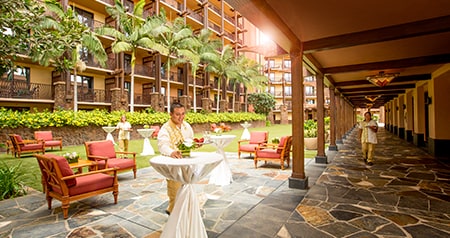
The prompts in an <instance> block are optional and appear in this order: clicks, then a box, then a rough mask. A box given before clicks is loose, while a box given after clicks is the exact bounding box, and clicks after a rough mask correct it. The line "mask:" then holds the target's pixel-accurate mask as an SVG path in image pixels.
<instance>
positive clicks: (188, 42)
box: [152, 10, 200, 112]
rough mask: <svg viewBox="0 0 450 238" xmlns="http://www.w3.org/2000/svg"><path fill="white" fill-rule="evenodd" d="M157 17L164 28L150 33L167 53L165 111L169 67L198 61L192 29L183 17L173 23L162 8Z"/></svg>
mask: <svg viewBox="0 0 450 238" xmlns="http://www.w3.org/2000/svg"><path fill="white" fill-rule="evenodd" d="M159 18H160V19H161V21H165V24H164V25H165V28H164V27H161V31H154V32H153V33H152V34H153V36H155V37H156V39H157V41H158V42H159V43H160V44H161V45H163V46H164V47H166V48H167V49H168V53H167V63H166V69H167V90H166V95H167V112H170V67H171V65H172V64H173V65H177V64H181V63H187V62H192V64H195V65H197V64H198V62H200V58H199V56H198V54H196V52H195V50H194V48H195V47H196V45H198V41H196V38H195V37H194V35H193V32H192V29H191V28H190V27H189V26H188V25H186V24H185V23H184V19H183V18H181V17H177V18H176V19H175V20H174V21H173V23H171V22H168V21H167V20H166V15H165V12H164V11H163V10H162V11H161V13H160V15H159Z"/></svg>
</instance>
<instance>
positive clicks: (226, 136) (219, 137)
mask: <svg viewBox="0 0 450 238" xmlns="http://www.w3.org/2000/svg"><path fill="white" fill-rule="evenodd" d="M234 138H236V136H235V135H220V136H217V135H211V136H210V139H213V140H220V139H225V140H226V139H234Z"/></svg>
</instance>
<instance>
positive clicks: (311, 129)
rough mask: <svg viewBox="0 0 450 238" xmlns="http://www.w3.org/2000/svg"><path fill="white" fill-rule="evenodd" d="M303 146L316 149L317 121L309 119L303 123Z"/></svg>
mask: <svg viewBox="0 0 450 238" xmlns="http://www.w3.org/2000/svg"><path fill="white" fill-rule="evenodd" d="M304 137H305V140H304V141H305V148H306V149H307V150H317V122H316V121H314V120H312V119H309V120H306V121H305V123H304Z"/></svg>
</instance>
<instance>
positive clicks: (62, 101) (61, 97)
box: [53, 81, 67, 110]
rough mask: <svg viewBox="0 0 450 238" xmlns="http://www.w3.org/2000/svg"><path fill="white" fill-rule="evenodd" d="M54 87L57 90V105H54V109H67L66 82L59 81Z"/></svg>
mask: <svg viewBox="0 0 450 238" xmlns="http://www.w3.org/2000/svg"><path fill="white" fill-rule="evenodd" d="M53 87H54V88H55V96H54V100H55V104H54V105H53V109H54V110H57V109H66V108H67V104H66V82H63V81H57V82H55V83H53Z"/></svg>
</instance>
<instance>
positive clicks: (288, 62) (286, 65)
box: [283, 59, 291, 69]
mask: <svg viewBox="0 0 450 238" xmlns="http://www.w3.org/2000/svg"><path fill="white" fill-rule="evenodd" d="M283 68H286V69H290V68H291V60H290V59H285V60H283Z"/></svg>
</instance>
